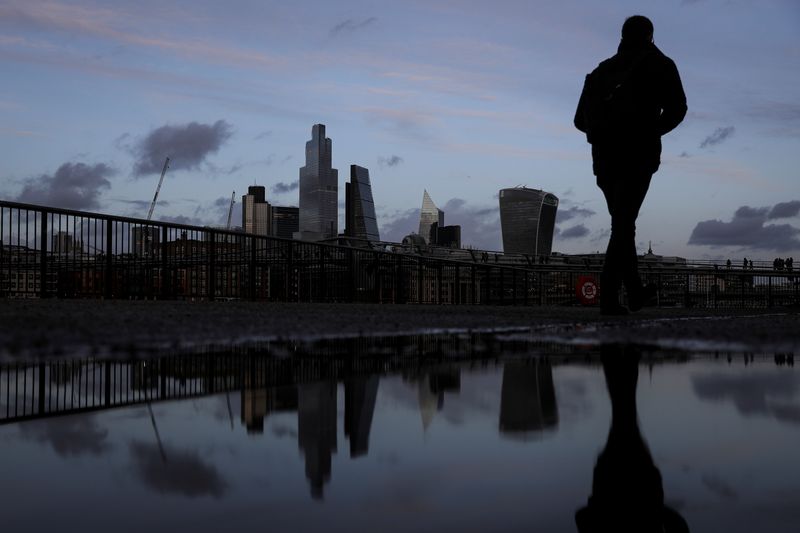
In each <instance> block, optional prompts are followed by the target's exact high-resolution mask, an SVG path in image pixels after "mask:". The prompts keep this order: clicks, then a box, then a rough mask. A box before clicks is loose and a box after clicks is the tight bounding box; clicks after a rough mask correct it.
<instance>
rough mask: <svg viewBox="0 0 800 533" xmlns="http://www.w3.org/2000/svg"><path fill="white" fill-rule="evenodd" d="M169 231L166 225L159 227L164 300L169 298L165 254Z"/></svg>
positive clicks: (166, 256)
mask: <svg viewBox="0 0 800 533" xmlns="http://www.w3.org/2000/svg"><path fill="white" fill-rule="evenodd" d="M168 236H169V233H168V231H167V227H166V226H162V227H161V244H160V245H161V299H162V300H166V299H167V298H169V293H170V276H169V272H167V267H168V262H167V261H168V254H167V237H168Z"/></svg>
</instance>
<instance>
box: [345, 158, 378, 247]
mask: <svg viewBox="0 0 800 533" xmlns="http://www.w3.org/2000/svg"><path fill="white" fill-rule="evenodd" d="M344 191H345V194H344V196H345V206H344V212H345V214H344V220H345V222H344V234H345V235H346V236H348V237H356V238H359V239H365V240H368V241H379V240H381V238H380V235H379V234H378V221H377V220H376V218H375V203H374V202H373V201H372V185H370V182H369V170H367V169H366V168H364V167H360V166H358V165H350V182H349V183H345V184H344Z"/></svg>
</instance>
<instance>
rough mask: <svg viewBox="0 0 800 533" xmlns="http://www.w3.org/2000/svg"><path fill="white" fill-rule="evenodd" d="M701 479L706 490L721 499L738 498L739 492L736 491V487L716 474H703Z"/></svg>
mask: <svg viewBox="0 0 800 533" xmlns="http://www.w3.org/2000/svg"><path fill="white" fill-rule="evenodd" d="M702 481H703V485H705V486H706V487H707V488H708V490H710V491H711V492H713V493H714V494H716V495H717V496H719V497H720V498H722V499H723V500H737V499H739V493H738V492H736V489H734V488H733V487H732V486H731V485H730V484H728V482H726V481H725V480H724V479H722V478H721V477H719V476H717V475H714V474H706V475H704V476H703V478H702Z"/></svg>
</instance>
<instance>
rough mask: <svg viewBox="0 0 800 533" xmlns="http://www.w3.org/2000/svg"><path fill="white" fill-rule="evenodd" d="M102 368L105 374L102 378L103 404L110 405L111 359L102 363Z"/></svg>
mask: <svg viewBox="0 0 800 533" xmlns="http://www.w3.org/2000/svg"><path fill="white" fill-rule="evenodd" d="M103 370H105V372H104V373H105V376H104V378H103V381H104V383H103V388H104V394H103V402H104V403H103V405H105V406H109V405H111V361H106V362H104V363H103Z"/></svg>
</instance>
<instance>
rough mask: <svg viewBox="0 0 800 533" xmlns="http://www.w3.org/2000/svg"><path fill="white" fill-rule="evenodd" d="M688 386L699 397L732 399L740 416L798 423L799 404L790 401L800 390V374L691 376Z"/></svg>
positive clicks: (724, 373) (765, 373)
mask: <svg viewBox="0 0 800 533" xmlns="http://www.w3.org/2000/svg"><path fill="white" fill-rule="evenodd" d="M692 388H693V389H694V392H695V394H696V395H697V397H698V398H700V399H701V400H708V401H718V402H722V401H730V402H732V403H733V405H734V406H735V407H736V410H737V411H738V412H739V413H740V414H742V415H744V416H771V417H773V418H775V419H777V420H781V421H783V422H787V423H790V424H800V407H798V406H797V405H796V403H794V402H793V400H794V399H795V397H796V396H797V395H798V392H800V376H797V375H795V374H793V373H791V372H784V371H781V370H776V371H771V372H768V373H767V372H758V373H755V372H754V373H752V374H743V375H731V374H729V373H727V372H720V373H713V374H703V375H699V376H694V377H693V378H692Z"/></svg>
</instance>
